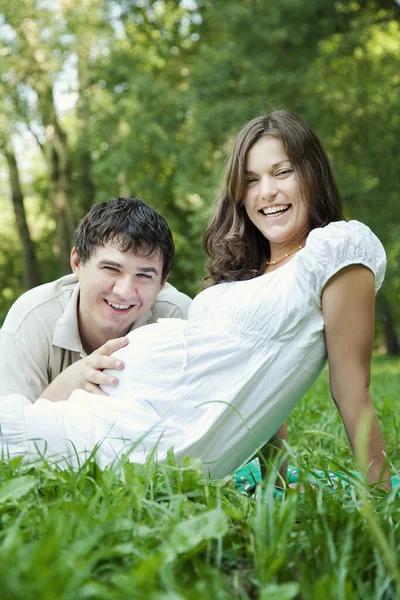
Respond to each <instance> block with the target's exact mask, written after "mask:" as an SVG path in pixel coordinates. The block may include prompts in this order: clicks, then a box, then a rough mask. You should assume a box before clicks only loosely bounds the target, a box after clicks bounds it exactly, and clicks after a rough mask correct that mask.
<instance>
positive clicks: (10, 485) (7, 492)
mask: <svg viewBox="0 0 400 600" xmlns="http://www.w3.org/2000/svg"><path fill="white" fill-rule="evenodd" d="M35 485H36V479H35V477H32V476H31V475H24V476H22V477H16V478H15V479H10V480H9V481H6V482H5V483H3V485H2V486H1V488H0V503H2V502H6V501H7V500H19V499H20V498H22V496H26V494H27V493H28V492H30V490H31V489H32V488H33V487H35Z"/></svg>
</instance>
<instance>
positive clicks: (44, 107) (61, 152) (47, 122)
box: [39, 88, 78, 273]
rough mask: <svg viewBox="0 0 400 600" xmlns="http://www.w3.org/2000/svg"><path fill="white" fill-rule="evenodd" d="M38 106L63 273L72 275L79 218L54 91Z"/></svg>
mask: <svg viewBox="0 0 400 600" xmlns="http://www.w3.org/2000/svg"><path fill="white" fill-rule="evenodd" d="M39 103H40V105H41V114H42V119H43V123H44V126H45V136H46V144H45V155H46V160H47V166H48V170H49V175H50V200H51V203H52V206H53V212H54V219H55V222H56V232H57V242H58V245H59V248H60V263H61V267H62V269H63V272H64V273H69V272H70V270H71V267H70V263H69V256H70V252H71V247H72V243H73V235H74V229H75V225H76V223H77V220H78V219H77V218H75V217H74V215H73V210H72V188H71V161H70V156H69V149H68V145H67V135H66V133H65V132H64V131H63V129H62V128H61V126H60V124H59V122H58V118H57V114H56V110H55V107H54V98H53V91H52V89H51V88H48V89H47V90H46V93H45V94H43V95H42V97H41V98H40V102H39Z"/></svg>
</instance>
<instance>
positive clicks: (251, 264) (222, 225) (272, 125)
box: [203, 111, 343, 285]
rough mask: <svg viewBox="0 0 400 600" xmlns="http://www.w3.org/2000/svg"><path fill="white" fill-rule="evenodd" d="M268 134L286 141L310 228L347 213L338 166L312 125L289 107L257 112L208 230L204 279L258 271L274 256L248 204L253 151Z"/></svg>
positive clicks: (237, 147) (239, 143)
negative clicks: (249, 163)
mask: <svg viewBox="0 0 400 600" xmlns="http://www.w3.org/2000/svg"><path fill="white" fill-rule="evenodd" d="M264 136H273V137H276V138H278V139H279V140H281V142H282V143H283V145H284V148H285V150H286V153H287V155H288V158H289V160H290V162H291V165H292V167H293V169H294V171H295V173H296V175H297V177H298V179H299V183H300V189H301V193H302V196H303V198H304V199H305V202H306V204H307V206H308V211H309V223H310V231H311V229H315V228H316V227H323V226H325V225H327V224H328V223H331V222H332V221H340V220H342V219H343V215H342V206H341V201H340V196H339V191H338V188H337V185H336V182H335V178H334V176H333V172H332V168H331V166H330V163H329V160H328V157H327V155H326V153H325V150H324V149H323V147H322V144H321V142H320V140H319V139H318V137H317V136H316V135H315V133H314V132H313V131H312V129H311V128H310V127H309V126H308V125H307V124H306V123H305V122H304V121H303V119H301V118H300V117H299V116H298V115H296V114H295V113H292V112H288V111H275V112H272V113H271V114H269V115H263V116H261V117H257V118H256V119H253V120H252V121H250V122H249V123H247V124H246V125H245V126H244V127H243V128H242V129H241V131H240V132H239V134H238V135H237V137H236V140H235V143H234V146H233V150H232V152H231V154H230V156H229V158H228V163H227V167H226V171H225V177H224V183H223V185H222V188H221V190H220V192H219V195H218V197H217V201H216V204H215V208H214V213H213V215H212V217H211V220H210V223H209V225H208V227H207V229H206V231H205V233H204V237H203V249H204V251H205V253H206V254H207V255H208V257H209V262H208V266H207V276H206V277H205V279H204V281H205V282H206V283H207V284H210V285H214V284H216V283H221V282H223V281H240V280H245V279H251V278H252V277H256V276H257V275H260V274H261V271H262V267H263V266H264V265H265V262H266V261H267V260H269V258H270V247H269V242H268V240H267V239H266V238H265V237H264V236H263V235H262V233H261V232H260V231H259V230H258V229H257V228H256V227H255V225H253V223H252V222H251V221H250V219H249V218H248V216H247V213H246V210H245V208H244V204H243V200H244V197H245V193H246V162H247V155H248V152H249V150H250V148H251V147H252V146H253V145H254V144H255V143H256V142H257V141H258V140H259V139H260V138H262V137H264Z"/></svg>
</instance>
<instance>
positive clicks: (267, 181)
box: [261, 177, 278, 200]
mask: <svg viewBox="0 0 400 600" xmlns="http://www.w3.org/2000/svg"><path fill="white" fill-rule="evenodd" d="M277 193H278V189H277V187H276V182H275V180H274V179H272V178H271V177H262V179H261V197H262V198H264V199H265V200H270V199H271V198H275V196H276V195H277Z"/></svg>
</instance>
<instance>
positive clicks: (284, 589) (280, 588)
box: [260, 583, 300, 600]
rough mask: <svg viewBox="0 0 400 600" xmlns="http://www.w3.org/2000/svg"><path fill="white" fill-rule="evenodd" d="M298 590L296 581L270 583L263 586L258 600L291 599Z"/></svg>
mask: <svg viewBox="0 0 400 600" xmlns="http://www.w3.org/2000/svg"><path fill="white" fill-rule="evenodd" d="M299 590H300V586H299V584H298V583H283V584H282V585H278V584H276V583H271V584H269V585H267V586H265V587H264V588H263V589H262V591H261V594H260V600H292V598H294V597H295V596H296V595H297V594H298V593H299Z"/></svg>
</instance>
